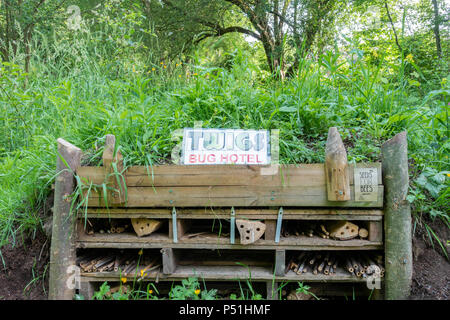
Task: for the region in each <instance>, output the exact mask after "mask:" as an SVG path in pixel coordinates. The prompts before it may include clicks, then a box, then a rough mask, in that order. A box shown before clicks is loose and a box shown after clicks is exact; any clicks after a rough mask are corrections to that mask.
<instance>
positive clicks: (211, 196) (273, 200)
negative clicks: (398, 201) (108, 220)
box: [88, 185, 383, 208]
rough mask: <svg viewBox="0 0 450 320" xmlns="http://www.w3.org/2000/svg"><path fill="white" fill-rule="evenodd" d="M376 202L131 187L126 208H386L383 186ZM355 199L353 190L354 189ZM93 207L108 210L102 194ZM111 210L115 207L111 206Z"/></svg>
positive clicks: (309, 192) (306, 192)
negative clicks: (384, 205) (384, 206)
mask: <svg viewBox="0 0 450 320" xmlns="http://www.w3.org/2000/svg"><path fill="white" fill-rule="evenodd" d="M378 190H379V192H378V199H377V201H367V202H366V201H364V202H363V201H354V200H350V201H340V202H335V201H328V200H327V192H326V188H325V187H267V186H265V185H261V186H251V187H250V186H210V187H158V188H151V187H128V188H127V195H128V197H127V202H126V203H125V204H121V205H120V206H123V207H222V206H242V207H267V206H305V207H365V208H381V207H382V206H383V186H379V188H378ZM351 194H352V199H354V188H353V186H351ZM88 205H89V206H90V207H105V206H106V203H105V201H104V197H103V194H102V192H101V190H99V191H98V192H97V191H92V190H91V192H90V194H89V201H88ZM108 205H109V206H110V205H112V204H108Z"/></svg>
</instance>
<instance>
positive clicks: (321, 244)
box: [77, 232, 383, 250]
mask: <svg viewBox="0 0 450 320" xmlns="http://www.w3.org/2000/svg"><path fill="white" fill-rule="evenodd" d="M188 236H189V234H187V235H186V236H185V237H182V238H180V239H178V242H177V243H174V242H173V241H172V239H171V238H170V237H169V236H168V235H167V234H161V233H153V234H151V235H149V236H146V237H141V238H139V237H137V236H136V235H135V234H131V233H120V234H94V235H86V234H84V233H83V232H80V234H79V236H78V241H77V247H78V248H120V249H127V248H129V249H131V248H163V247H164V248H166V247H167V248H184V249H253V250H254V249H261V250H273V249H288V250H378V249H382V248H383V243H382V242H381V241H377V242H375V241H368V240H359V239H353V240H347V241H339V240H333V239H322V238H319V237H312V238H310V237H306V236H298V237H297V236H295V237H294V236H291V237H287V238H284V237H282V238H281V239H280V242H279V243H275V241H274V240H264V239H259V240H257V241H256V242H255V243H253V244H249V245H241V244H239V239H236V244H230V239H229V238H228V237H224V236H221V237H218V235H216V234H205V235H201V236H197V237H194V238H189V237H188Z"/></svg>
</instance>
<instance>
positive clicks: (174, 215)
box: [172, 207, 178, 243]
mask: <svg viewBox="0 0 450 320" xmlns="http://www.w3.org/2000/svg"><path fill="white" fill-rule="evenodd" d="M172 234H173V242H174V243H177V242H178V236H177V210H176V209H175V207H173V208H172Z"/></svg>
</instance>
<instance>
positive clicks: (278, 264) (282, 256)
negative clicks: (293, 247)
mask: <svg viewBox="0 0 450 320" xmlns="http://www.w3.org/2000/svg"><path fill="white" fill-rule="evenodd" d="M285 268H286V251H285V250H281V249H280V250H275V275H277V276H284V269H285Z"/></svg>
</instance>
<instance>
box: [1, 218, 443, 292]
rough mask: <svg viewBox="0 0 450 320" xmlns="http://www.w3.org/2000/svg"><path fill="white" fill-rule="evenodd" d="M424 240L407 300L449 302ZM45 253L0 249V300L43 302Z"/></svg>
mask: <svg viewBox="0 0 450 320" xmlns="http://www.w3.org/2000/svg"><path fill="white" fill-rule="evenodd" d="M431 226H432V227H433V230H435V231H436V232H437V233H438V234H439V236H440V237H441V238H442V239H449V237H448V236H449V234H448V233H449V232H448V229H447V228H446V227H445V226H444V225H443V224H441V223H437V222H436V223H434V224H432V225H431ZM424 239H425V241H426V237H425V234H424V233H421V232H420V231H417V230H416V235H415V238H414V239H413V256H414V274H413V283H412V290H411V296H410V299H412V300H430V299H431V300H449V299H450V290H449V289H450V288H449V283H450V276H449V275H450V264H449V262H448V261H447V260H446V259H445V258H444V257H443V256H442V255H440V254H439V253H437V252H436V250H434V249H433V248H431V247H430V246H429V245H427V244H426V242H425V241H424ZM435 246H436V244H435ZM49 250H50V240H49V239H47V237H46V236H45V235H44V234H42V233H39V234H37V236H36V237H35V238H34V239H31V238H29V239H26V240H25V241H24V244H23V245H22V244H20V245H16V246H15V248H12V247H11V246H10V245H8V246H5V247H3V248H2V249H1V253H2V255H3V259H4V261H5V263H6V268H4V266H3V265H0V283H2V286H0V300H45V299H47V294H48V271H49V268H48V267H49ZM438 250H440V248H439V249H438Z"/></svg>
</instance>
